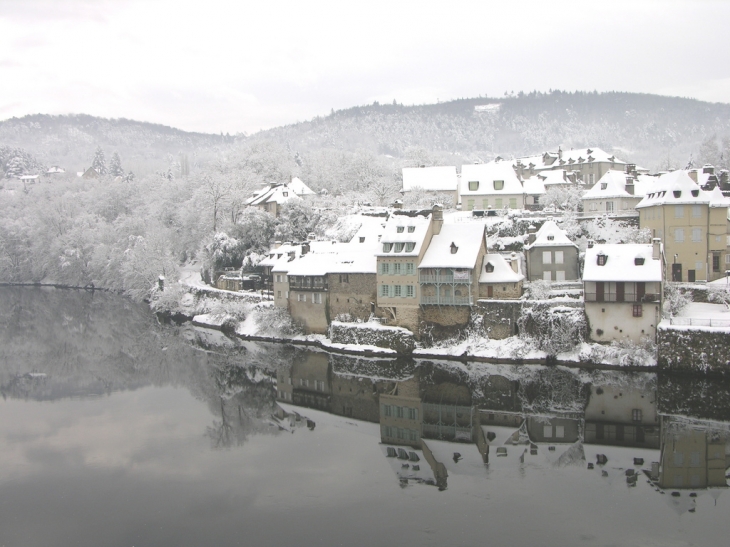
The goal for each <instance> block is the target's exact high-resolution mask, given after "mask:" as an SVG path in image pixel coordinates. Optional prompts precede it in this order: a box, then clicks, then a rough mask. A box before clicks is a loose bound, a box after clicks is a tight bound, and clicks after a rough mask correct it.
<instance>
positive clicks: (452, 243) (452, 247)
mask: <svg viewBox="0 0 730 547" xmlns="http://www.w3.org/2000/svg"><path fill="white" fill-rule="evenodd" d="M458 250H459V248H458V247H457V246H456V243H454V242H453V241H452V242H451V254H452V255H455V254H456V252H457V251H458Z"/></svg>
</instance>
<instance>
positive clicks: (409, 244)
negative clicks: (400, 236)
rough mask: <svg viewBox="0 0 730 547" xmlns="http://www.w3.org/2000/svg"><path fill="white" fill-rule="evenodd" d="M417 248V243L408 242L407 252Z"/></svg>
mask: <svg viewBox="0 0 730 547" xmlns="http://www.w3.org/2000/svg"><path fill="white" fill-rule="evenodd" d="M415 248H416V244H415V243H406V252H407V253H410V252H411V251H413V249H415Z"/></svg>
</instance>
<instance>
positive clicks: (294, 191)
mask: <svg viewBox="0 0 730 547" xmlns="http://www.w3.org/2000/svg"><path fill="white" fill-rule="evenodd" d="M314 195H315V193H314V191H312V190H311V189H310V188H309V187H308V186H307V185H306V184H304V183H303V182H302V181H301V180H300V179H298V178H296V177H295V178H293V179H292V180H291V182H288V183H272V184H268V185H266V186H264V187H263V188H262V189H260V190H257V191H256V192H254V194H253V196H251V197H250V198H248V199H247V200H246V205H248V206H249V207H258V208H259V209H261V210H262V211H266V212H267V213H269V214H271V215H273V216H275V217H277V216H279V210H280V209H281V206H282V205H284V204H285V203H287V202H288V201H291V200H301V199H308V198H310V197H312V196H314Z"/></svg>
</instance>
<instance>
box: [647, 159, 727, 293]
mask: <svg viewBox="0 0 730 547" xmlns="http://www.w3.org/2000/svg"><path fill="white" fill-rule="evenodd" d="M729 207H730V198H726V197H724V196H723V194H722V192H721V190H720V188H718V187H715V188H714V189H713V190H712V191H705V190H702V189H701V188H700V186H699V184H698V183H697V182H695V181H694V180H692V178H691V177H690V175H689V174H688V173H687V171H673V172H671V173H666V174H663V175H661V176H660V177H659V178H658V179H657V181H656V183H655V184H654V185H653V186H652V187H651V189H650V190H648V193H647V194H646V195H645V196H644V198H643V199H642V200H641V202H639V204H638V205H637V206H636V208H637V209H638V210H639V226H640V227H641V228H649V229H650V230H651V233H652V237H658V238H660V239H661V240H662V241H663V242H664V253H665V255H666V257H667V262H668V263H667V264H666V268H667V271H665V272H664V276H665V279H667V280H671V281H688V282H694V281H714V280H715V279H718V278H720V277H723V276H724V275H725V270H726V269H729V268H730V254H729V253H728V245H727V244H728V233H729V229H728V208H729ZM670 268H671V269H670ZM670 272H671V275H670Z"/></svg>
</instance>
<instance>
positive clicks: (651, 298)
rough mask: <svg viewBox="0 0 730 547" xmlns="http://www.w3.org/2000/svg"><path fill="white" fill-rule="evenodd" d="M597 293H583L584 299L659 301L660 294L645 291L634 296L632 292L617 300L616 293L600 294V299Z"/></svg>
mask: <svg viewBox="0 0 730 547" xmlns="http://www.w3.org/2000/svg"><path fill="white" fill-rule="evenodd" d="M597 296H598V295H597V294H596V293H595V292H587V293H585V301H586V302H628V303H636V302H659V300H660V295H659V294H656V293H646V294H645V295H644V296H642V297H641V298H636V296H635V295H633V294H627V295H625V296H624V298H622V299H621V300H618V299H617V298H616V294H615V293H613V294H603V295H601V299H600V300H599V299H598V297H597Z"/></svg>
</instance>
